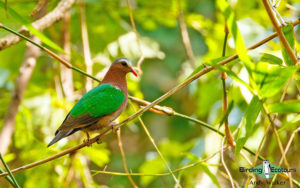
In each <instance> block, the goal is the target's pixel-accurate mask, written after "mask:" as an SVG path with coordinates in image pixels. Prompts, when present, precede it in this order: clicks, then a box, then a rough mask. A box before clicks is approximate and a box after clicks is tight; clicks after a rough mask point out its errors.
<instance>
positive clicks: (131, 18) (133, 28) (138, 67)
mask: <svg viewBox="0 0 300 188" xmlns="http://www.w3.org/2000/svg"><path fill="white" fill-rule="evenodd" d="M126 3H127V8H128V12H129V18H130V23H131V27H132V30H133V32H134V34H135V37H136V42H137V45H138V48H139V51H140V53H141V57H140V59H139V60H138V62H137V71H138V72H139V74H140V75H141V74H143V71H142V68H141V65H142V63H143V61H144V59H145V56H144V52H143V50H142V46H141V40H140V37H139V33H138V32H137V30H136V27H135V23H134V18H133V14H132V10H131V8H130V3H129V0H126Z"/></svg>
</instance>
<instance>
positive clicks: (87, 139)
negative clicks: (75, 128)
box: [83, 132, 93, 147]
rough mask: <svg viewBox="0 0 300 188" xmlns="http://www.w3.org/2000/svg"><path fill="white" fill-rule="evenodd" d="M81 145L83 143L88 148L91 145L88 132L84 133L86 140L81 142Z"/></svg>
mask: <svg viewBox="0 0 300 188" xmlns="http://www.w3.org/2000/svg"><path fill="white" fill-rule="evenodd" d="M83 143H85V144H86V146H87V147H90V146H92V144H93V143H92V142H91V140H90V135H89V133H88V132H86V139H84V140H83Z"/></svg>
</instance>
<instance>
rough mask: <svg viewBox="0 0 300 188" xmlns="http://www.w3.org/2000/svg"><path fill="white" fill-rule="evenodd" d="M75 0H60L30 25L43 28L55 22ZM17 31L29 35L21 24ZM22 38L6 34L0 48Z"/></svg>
mask: <svg viewBox="0 0 300 188" xmlns="http://www.w3.org/2000/svg"><path fill="white" fill-rule="evenodd" d="M74 2H75V0H61V1H60V2H59V3H58V5H57V6H56V7H55V8H54V9H53V11H51V12H49V13H48V14H47V15H45V16H43V17H42V18H40V19H38V20H36V21H35V22H33V23H32V26H33V27H35V28H36V29H37V30H40V31H42V30H44V29H46V28H48V27H50V26H51V25H53V24H54V23H55V22H57V21H59V20H60V19H62V18H63V16H64V14H65V12H66V11H68V10H69V9H70V8H71V7H72V5H73V4H74ZM18 32H19V33H21V34H23V35H25V36H27V37H29V36H31V35H30V33H29V31H28V29H27V28H25V27H24V26H22V27H21V28H20V29H19V30H18ZM21 40H22V39H21V38H20V37H18V36H16V35H8V36H6V37H4V38H2V39H0V50H2V49H5V48H8V47H10V46H12V45H14V44H16V43H18V42H20V41H21Z"/></svg>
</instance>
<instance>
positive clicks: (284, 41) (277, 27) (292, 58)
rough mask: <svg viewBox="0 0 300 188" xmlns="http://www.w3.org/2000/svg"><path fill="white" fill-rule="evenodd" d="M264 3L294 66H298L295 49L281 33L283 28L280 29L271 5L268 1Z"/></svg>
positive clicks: (265, 0) (264, 0)
mask: <svg viewBox="0 0 300 188" xmlns="http://www.w3.org/2000/svg"><path fill="white" fill-rule="evenodd" d="M262 1H263V3H264V6H265V9H266V11H267V13H268V14H269V17H270V19H271V21H272V24H273V26H274V29H275V30H276V32H277V33H278V37H279V39H280V41H281V43H282V44H283V46H284V47H285V49H286V51H287V53H288V55H289V56H290V58H291V60H292V62H293V63H294V65H296V64H297V62H298V59H297V57H296V55H295V53H294V52H293V49H292V48H291V46H290V44H289V43H288V41H287V40H286V38H285V36H284V34H283V32H282V31H281V28H280V26H279V24H278V22H277V20H276V17H275V15H274V13H273V11H272V9H271V7H270V5H269V2H268V0H262Z"/></svg>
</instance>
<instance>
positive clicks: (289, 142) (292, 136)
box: [270, 127, 300, 187]
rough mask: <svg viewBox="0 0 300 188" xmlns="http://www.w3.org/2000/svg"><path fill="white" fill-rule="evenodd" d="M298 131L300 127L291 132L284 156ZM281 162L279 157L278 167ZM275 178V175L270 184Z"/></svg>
mask: <svg viewBox="0 0 300 188" xmlns="http://www.w3.org/2000/svg"><path fill="white" fill-rule="evenodd" d="M299 131H300V127H298V128H297V129H296V130H294V131H293V133H292V135H291V137H290V139H289V141H288V143H287V145H286V147H285V150H284V154H285V155H286V153H287V152H288V150H289V149H290V146H291V143H292V141H293V139H294V136H295V134H297V133H298V132H299ZM282 161H283V156H282V157H281V159H280V161H279V165H278V166H280V165H281V163H282ZM276 178H277V174H276V175H275V176H274V178H273V179H272V182H274V181H275V180H276ZM272 185H273V184H272V183H271V185H270V187H272Z"/></svg>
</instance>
